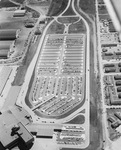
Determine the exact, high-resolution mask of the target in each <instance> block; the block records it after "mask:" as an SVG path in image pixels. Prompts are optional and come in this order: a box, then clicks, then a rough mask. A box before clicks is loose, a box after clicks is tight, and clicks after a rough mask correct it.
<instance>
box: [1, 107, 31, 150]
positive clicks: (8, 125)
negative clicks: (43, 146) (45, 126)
mask: <svg viewBox="0 0 121 150" xmlns="http://www.w3.org/2000/svg"><path fill="white" fill-rule="evenodd" d="M13 110H14V109H13ZM21 113H22V110H21ZM19 118H21V116H19V115H18V117H17V118H16V115H15V114H14V112H13V111H11V110H7V111H5V112H3V113H2V114H1V115H0V122H1V123H0V150H6V149H9V150H11V149H13V148H15V147H17V149H20V150H29V149H30V148H31V147H32V145H33V141H34V137H33V135H32V134H31V133H30V132H29V131H28V130H27V128H26V124H25V123H22V122H21V121H20V120H19Z"/></svg>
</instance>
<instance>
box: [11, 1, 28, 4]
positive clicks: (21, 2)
mask: <svg viewBox="0 0 121 150" xmlns="http://www.w3.org/2000/svg"><path fill="white" fill-rule="evenodd" d="M12 1H13V2H16V3H19V4H23V2H24V1H25V0H12Z"/></svg>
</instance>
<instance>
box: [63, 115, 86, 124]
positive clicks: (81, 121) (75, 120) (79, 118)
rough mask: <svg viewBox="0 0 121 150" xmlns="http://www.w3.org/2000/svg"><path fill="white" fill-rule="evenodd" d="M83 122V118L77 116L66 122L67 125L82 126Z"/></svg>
mask: <svg viewBox="0 0 121 150" xmlns="http://www.w3.org/2000/svg"><path fill="white" fill-rule="evenodd" d="M84 122H85V117H84V116H83V115H78V116H76V117H75V118H73V119H72V120H71V121H69V122H66V123H69V124H83V123H84Z"/></svg>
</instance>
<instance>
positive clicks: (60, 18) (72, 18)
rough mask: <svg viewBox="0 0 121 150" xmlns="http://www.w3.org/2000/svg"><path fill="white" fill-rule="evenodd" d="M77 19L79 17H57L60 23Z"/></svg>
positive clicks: (72, 21)
mask: <svg viewBox="0 0 121 150" xmlns="http://www.w3.org/2000/svg"><path fill="white" fill-rule="evenodd" d="M78 20H79V17H59V18H58V21H59V22H61V23H74V22H76V21H78Z"/></svg>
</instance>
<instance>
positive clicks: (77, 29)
mask: <svg viewBox="0 0 121 150" xmlns="http://www.w3.org/2000/svg"><path fill="white" fill-rule="evenodd" d="M68 32H69V33H85V32H86V27H85V25H84V22H83V21H82V20H80V21H79V22H77V23H73V24H71V25H70V26H69V31H68Z"/></svg>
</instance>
